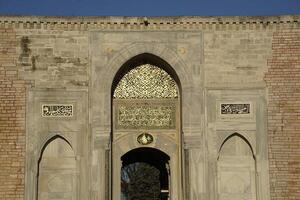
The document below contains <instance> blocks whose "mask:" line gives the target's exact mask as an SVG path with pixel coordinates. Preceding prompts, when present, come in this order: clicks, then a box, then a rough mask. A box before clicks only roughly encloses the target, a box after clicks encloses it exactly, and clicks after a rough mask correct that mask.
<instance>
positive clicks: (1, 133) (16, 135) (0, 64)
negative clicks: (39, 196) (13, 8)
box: [0, 28, 25, 200]
mask: <svg viewBox="0 0 300 200" xmlns="http://www.w3.org/2000/svg"><path fill="white" fill-rule="evenodd" d="M17 45H18V41H17V38H16V34H15V32H14V30H13V29H8V28H0V199H1V200H2V199H23V198H24V156H25V84H24V81H23V80H21V79H20V78H19V72H20V70H19V69H18V67H17V59H18V58H17V57H16V51H17V49H16V46H17Z"/></svg>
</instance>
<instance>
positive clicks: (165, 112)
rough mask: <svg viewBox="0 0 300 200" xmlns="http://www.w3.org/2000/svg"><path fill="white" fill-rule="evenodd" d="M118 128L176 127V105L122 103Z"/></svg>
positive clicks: (118, 112)
mask: <svg viewBox="0 0 300 200" xmlns="http://www.w3.org/2000/svg"><path fill="white" fill-rule="evenodd" d="M117 124H118V128H160V129H161V128H163V129H167V128H170V129H171V128H175V105H130V106H128V105H122V106H119V107H118V111H117Z"/></svg>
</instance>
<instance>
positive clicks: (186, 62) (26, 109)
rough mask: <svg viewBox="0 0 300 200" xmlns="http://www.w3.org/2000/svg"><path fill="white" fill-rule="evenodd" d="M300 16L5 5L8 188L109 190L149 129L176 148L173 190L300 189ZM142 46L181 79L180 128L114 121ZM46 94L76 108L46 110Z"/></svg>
mask: <svg viewBox="0 0 300 200" xmlns="http://www.w3.org/2000/svg"><path fill="white" fill-rule="evenodd" d="M299 19H300V17H299V16H298V15H295V16H277V17H149V18H142V17H34V16H33V17H25V16H23V17H13V16H1V17H0V132H1V134H0V196H1V197H2V198H3V199H8V200H9V199H25V200H32V199H36V196H39V199H82V200H85V199H93V200H96V199H97V200H100V199H109V197H110V196H111V193H112V191H114V192H115V190H114V188H116V186H115V185H114V184H118V183H115V182H118V181H116V180H119V169H120V166H121V162H120V159H119V157H120V156H122V155H123V154H124V153H126V152H127V151H129V150H131V149H134V148H138V147H140V146H139V144H138V142H137V141H136V138H137V136H138V135H140V134H141V131H146V132H147V131H149V132H150V134H151V135H153V138H154V139H153V142H152V143H151V144H149V145H150V146H149V147H152V148H156V149H160V150H162V151H164V152H166V153H167V154H168V155H169V156H170V157H171V160H170V163H169V164H170V167H171V176H172V175H173V177H171V181H172V182H171V185H172V186H171V187H172V190H173V193H172V195H171V197H172V200H177V199H178V200H183V199H188V198H189V199H195V200H196V199H209V200H216V199H238V200H240V199H249V200H250V199H251V200H254V199H260V200H269V199H272V200H277V199H278V200H279V199H299V198H300V193H299V191H300V184H299V174H300V173H299V162H300V159H299V156H298V155H299V134H298V130H299V126H298V125H297V124H299V119H300V118H299V112H298V110H299V98H300V97H299V91H298V90H299V86H300V85H299V80H300V79H299V74H300V72H299V69H300V68H299V65H300V63H299V59H300V57H299V53H300V52H299V40H300V32H299V29H300V23H299ZM140 54H150V55H154V56H153V57H152V59H154V60H155V61H153V62H157V63H159V62H158V61H157V59H158V58H159V59H162V60H164V61H165V62H166V63H167V64H168V66H167V65H166V66H164V67H163V68H166V70H167V72H168V73H170V75H171V76H172V77H173V78H174V80H175V81H176V83H177V84H178V86H179V88H180V90H179V91H180V95H179V101H178V102H179V103H178V106H179V107H178V109H177V111H176V113H177V115H176V117H177V118H176V122H177V124H176V130H175V129H174V130H159V129H157V130H147V129H146V130H134V131H132V130H130V131H124V130H123V131H119V132H118V131H117V130H114V129H113V127H114V126H113V124H112V123H113V120H112V119H113V117H114V116H113V115H114V113H113V112H112V110H113V109H112V106H113V105H112V102H113V101H112V99H111V98H112V96H111V95H112V91H111V90H112V88H113V87H112V86H113V85H114V84H115V81H116V79H115V77H116V75H117V76H118V73H119V69H120V68H121V66H123V64H124V63H126V62H127V61H129V60H130V59H132V58H134V57H135V56H137V55H140ZM138 61H139V62H143V60H138ZM158 67H160V66H158ZM26 88H27V89H26ZM44 104H68V105H69V104H70V105H73V115H72V116H71V117H68V118H63V117H57V118H55V117H53V118H52V117H51V118H47V117H42V105H44ZM222 104H247V105H250V109H249V111H247V113H245V114H227V115H226V114H222V113H221V110H220V109H221V105H222ZM110 134H113V136H115V137H113V138H112V140H111V139H110V137H111V135H110ZM182 134H183V136H182ZM56 137H60V138H61V139H62V140H63V142H62V143H60V144H59V145H54V146H52V145H53V144H54V143H52V142H54V141H55V140H54V141H52V140H53V139H55V138H56ZM51 141H52V142H51ZM111 141H113V143H111ZM114 142H115V143H114ZM113 145H115V146H113ZM112 146H113V148H114V149H113V150H114V151H112V157H110V156H111V155H110V153H109V150H110V149H111V148H112ZM66 147H68V148H70V149H71V150H70V152H72V153H73V154H74V155H73V154H72V156H71V154H68V155H65V154H64V151H63V149H64V148H66ZM183 148H184V152H185V153H184V155H183V154H182V153H181V151H182V152H183V150H182V149H183ZM45 149H46V154H45V152H44V150H45ZM43 152H44V154H43ZM60 156H62V157H63V158H62V157H60ZM64 156H65V157H64ZM184 156H185V157H184ZM112 162H113V163H112ZM181 162H183V163H181ZM38 163H40V166H39V165H38ZM39 170H40V171H39ZM43 170H44V171H43ZM45 170H46V171H45ZM47 170H48V171H47ZM51 170H52V171H51ZM38 172H40V174H38ZM174 174H176V175H174ZM37 176H38V178H40V179H41V180H40V182H39V179H38V178H37ZM182 177H183V178H182ZM112 180H114V181H115V182H114V183H113V184H112V185H113V188H111V187H110V186H111V182H110V181H112ZM181 183H182V184H181ZM269 183H270V185H269ZM39 184H40V185H39ZM38 185H39V187H37V186H38ZM37 190H38V191H39V192H38V191H37ZM175 190H176V192H174V191H175ZM116 191H117V190H116ZM117 193H118V191H117ZM118 195H119V194H114V196H113V198H116V197H117V198H119V196H118Z"/></svg>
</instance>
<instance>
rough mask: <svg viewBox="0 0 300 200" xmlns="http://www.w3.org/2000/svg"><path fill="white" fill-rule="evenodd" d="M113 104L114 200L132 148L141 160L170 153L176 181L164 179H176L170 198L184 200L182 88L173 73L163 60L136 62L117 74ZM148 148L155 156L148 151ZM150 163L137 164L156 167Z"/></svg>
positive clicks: (148, 58)
mask: <svg viewBox="0 0 300 200" xmlns="http://www.w3.org/2000/svg"><path fill="white" fill-rule="evenodd" d="M111 105H112V107H111V113H112V115H111V117H112V119H111V121H112V132H111V142H112V145H111V147H112V149H111V152H112V154H111V163H112V177H113V178H112V184H111V185H112V187H113V188H112V199H113V200H117V199H119V198H120V197H121V184H119V183H120V181H121V177H120V171H121V168H122V167H124V165H123V164H124V163H123V162H127V161H126V159H125V160H124V158H125V157H124V156H123V155H124V154H126V153H128V152H133V151H134V149H143V150H142V151H138V152H137V153H136V154H134V155H137V156H139V157H143V156H144V157H148V156H151V155H154V153H153V152H156V151H160V152H166V153H167V154H168V156H170V157H169V158H170V173H169V174H172V176H173V178H170V179H168V178H166V179H164V180H172V181H171V182H170V191H172V192H170V193H169V192H166V193H167V196H169V195H170V198H171V199H174V198H175V197H176V198H177V199H178V197H179V199H181V195H182V188H183V187H182V185H181V183H182V181H181V177H182V155H181V153H182V149H181V147H182V145H181V141H182V138H181V137H182V135H181V132H182V131H181V84H180V80H179V78H178V75H177V74H176V72H175V70H174V69H173V68H172V67H171V65H170V64H169V63H167V62H166V61H165V60H163V59H161V58H160V57H158V56H155V55H153V54H150V53H142V54H139V55H136V56H134V57H132V58H131V59H130V60H128V61H126V62H125V63H124V64H123V65H122V66H121V67H120V69H119V70H118V71H117V73H116V75H115V78H114V80H113V84H112V88H111ZM150 148H151V149H152V150H153V151H148V150H149V149H150ZM145 149H147V150H145ZM126 155H128V154H126ZM159 155H160V154H159ZM138 161H141V159H136V160H134V163H138ZM146 161H147V162H148V163H147V162H139V164H138V165H139V166H140V167H141V168H145V169H149V170H150V169H153V170H154V168H155V167H154V168H153V165H151V164H153V162H152V161H151V160H146ZM157 162H162V163H161V164H158V163H156V167H157V166H159V167H160V168H162V167H161V166H163V165H164V166H165V165H166V162H165V161H163V160H159V161H157ZM122 163H123V164H122ZM148 165H149V166H148ZM168 165H169V162H168ZM154 172H155V170H154V171H153V173H154ZM156 172H158V171H156ZM160 172H162V170H161V169H160ZM163 184H164V187H163V188H169V186H168V187H167V186H165V185H166V183H165V182H163ZM167 185H169V184H167ZM162 190H165V189H162ZM166 191H167V190H166ZM168 191H169V189H168ZM161 196H163V195H161ZM122 198H123V197H122ZM165 198H166V196H165V197H164V198H161V199H165Z"/></svg>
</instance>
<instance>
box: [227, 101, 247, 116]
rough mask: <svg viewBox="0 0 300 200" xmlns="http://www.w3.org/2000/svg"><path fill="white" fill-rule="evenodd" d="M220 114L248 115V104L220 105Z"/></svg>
mask: <svg viewBox="0 0 300 200" xmlns="http://www.w3.org/2000/svg"><path fill="white" fill-rule="evenodd" d="M221 114H250V104H249V103H247V104H223V103H222V104H221Z"/></svg>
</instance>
